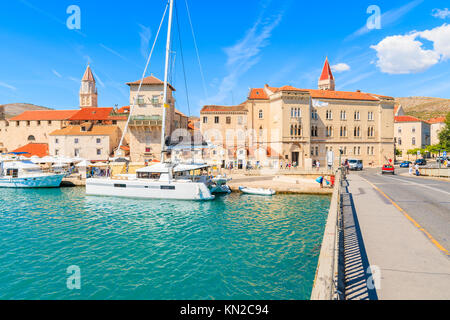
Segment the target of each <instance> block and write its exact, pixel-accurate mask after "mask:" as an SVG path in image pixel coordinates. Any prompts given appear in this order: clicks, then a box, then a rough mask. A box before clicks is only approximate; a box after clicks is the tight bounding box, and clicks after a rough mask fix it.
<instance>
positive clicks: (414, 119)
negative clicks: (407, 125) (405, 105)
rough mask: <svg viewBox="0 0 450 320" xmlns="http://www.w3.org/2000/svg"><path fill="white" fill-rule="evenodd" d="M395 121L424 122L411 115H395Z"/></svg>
mask: <svg viewBox="0 0 450 320" xmlns="http://www.w3.org/2000/svg"><path fill="white" fill-rule="evenodd" d="M395 122H424V121H423V120H420V119H419V118H416V117H412V116H397V117H395Z"/></svg>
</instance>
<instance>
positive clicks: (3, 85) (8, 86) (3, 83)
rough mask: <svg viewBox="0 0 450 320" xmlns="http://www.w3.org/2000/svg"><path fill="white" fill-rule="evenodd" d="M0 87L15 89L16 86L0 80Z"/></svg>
mask: <svg viewBox="0 0 450 320" xmlns="http://www.w3.org/2000/svg"><path fill="white" fill-rule="evenodd" d="M0 87H3V88H6V89H10V90H17V88H16V87H14V86H12V85H10V84H8V83H6V82H0Z"/></svg>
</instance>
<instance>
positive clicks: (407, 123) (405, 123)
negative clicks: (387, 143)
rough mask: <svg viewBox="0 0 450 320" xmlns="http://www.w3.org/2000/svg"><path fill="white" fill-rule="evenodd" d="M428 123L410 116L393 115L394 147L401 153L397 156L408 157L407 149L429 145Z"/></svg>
mask: <svg viewBox="0 0 450 320" xmlns="http://www.w3.org/2000/svg"><path fill="white" fill-rule="evenodd" d="M430 137H431V136H430V124H429V123H428V122H426V121H424V120H421V119H418V118H416V117H412V116H397V117H395V129H394V141H395V147H396V149H397V150H399V151H400V152H401V153H402V154H401V156H399V157H398V158H401V159H409V157H410V155H408V150H412V149H417V148H425V147H426V146H428V145H430Z"/></svg>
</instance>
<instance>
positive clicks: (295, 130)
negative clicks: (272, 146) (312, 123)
mask: <svg viewBox="0 0 450 320" xmlns="http://www.w3.org/2000/svg"><path fill="white" fill-rule="evenodd" d="M294 132H295V135H298V133H297V125H295V127H294Z"/></svg>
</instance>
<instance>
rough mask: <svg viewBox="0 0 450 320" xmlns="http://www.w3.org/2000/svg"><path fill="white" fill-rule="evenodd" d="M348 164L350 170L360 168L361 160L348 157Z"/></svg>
mask: <svg viewBox="0 0 450 320" xmlns="http://www.w3.org/2000/svg"><path fill="white" fill-rule="evenodd" d="M348 165H349V169H350V170H362V169H363V162H362V160H357V159H348Z"/></svg>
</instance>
